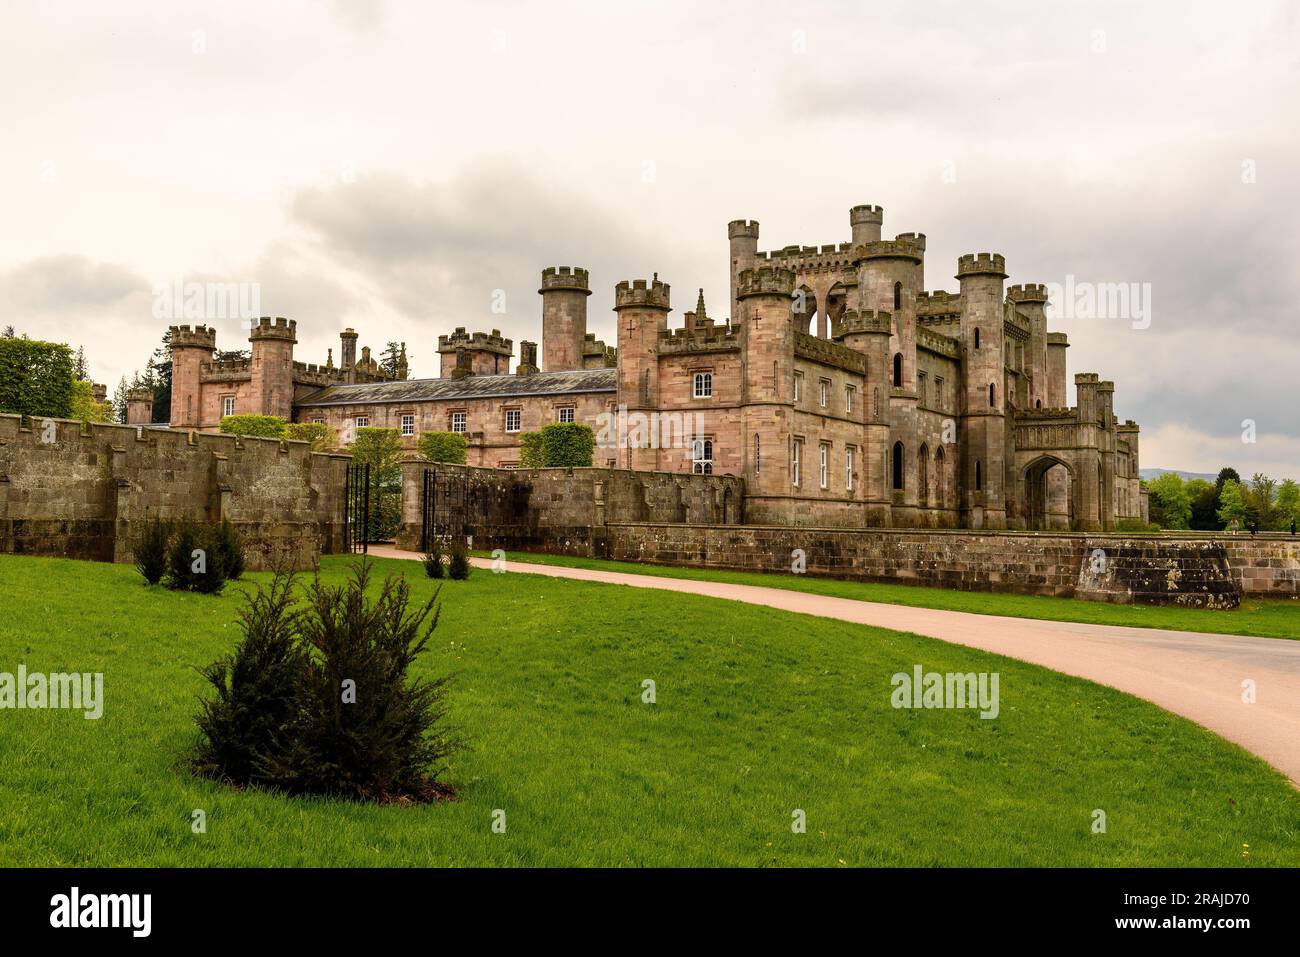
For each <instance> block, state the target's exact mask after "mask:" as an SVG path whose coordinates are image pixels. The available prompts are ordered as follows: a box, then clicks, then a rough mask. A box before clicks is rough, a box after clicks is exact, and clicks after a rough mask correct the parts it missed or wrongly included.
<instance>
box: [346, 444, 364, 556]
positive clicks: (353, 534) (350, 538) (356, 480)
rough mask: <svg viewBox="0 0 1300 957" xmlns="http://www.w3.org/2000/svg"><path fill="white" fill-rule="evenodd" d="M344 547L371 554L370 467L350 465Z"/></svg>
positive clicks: (347, 482) (352, 550) (347, 483)
mask: <svg viewBox="0 0 1300 957" xmlns="http://www.w3.org/2000/svg"><path fill="white" fill-rule="evenodd" d="M343 499H344V509H343V547H344V549H345V550H346V551H349V552H353V553H356V552H360V553H361V554H363V555H366V554H369V552H370V465H369V464H365V465H349V466H348V475H347V481H346V483H345V484H344V487H343Z"/></svg>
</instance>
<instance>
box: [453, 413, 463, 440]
mask: <svg viewBox="0 0 1300 957" xmlns="http://www.w3.org/2000/svg"><path fill="white" fill-rule="evenodd" d="M451 430H452V431H453V432H459V433H461V434H462V435H463V434H464V433H465V413H464V412H453V413H452V414H451Z"/></svg>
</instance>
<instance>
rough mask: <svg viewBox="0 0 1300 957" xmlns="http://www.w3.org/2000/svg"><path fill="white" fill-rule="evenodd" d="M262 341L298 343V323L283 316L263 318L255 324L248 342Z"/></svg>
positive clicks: (249, 334)
mask: <svg viewBox="0 0 1300 957" xmlns="http://www.w3.org/2000/svg"><path fill="white" fill-rule="evenodd" d="M262 339H280V340H282V341H284V342H294V343H296V342H297V341H298V323H297V321H296V320H294V319H285V318H284V317H283V316H277V317H276V318H274V319H272V318H271V317H270V316H262V317H261V318H260V319H258V320H257V322H255V323H254V324H253V328H252V330H251V331H250V332H249V333H248V340H249V341H250V342H255V341H258V340H262Z"/></svg>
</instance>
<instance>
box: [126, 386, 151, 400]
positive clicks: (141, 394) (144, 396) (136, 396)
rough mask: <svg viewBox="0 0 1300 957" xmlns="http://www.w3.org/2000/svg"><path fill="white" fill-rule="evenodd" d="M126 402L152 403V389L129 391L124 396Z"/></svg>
mask: <svg viewBox="0 0 1300 957" xmlns="http://www.w3.org/2000/svg"><path fill="white" fill-rule="evenodd" d="M126 401H127V402H152V401H153V389H131V390H130V391H128V392H127V394H126Z"/></svg>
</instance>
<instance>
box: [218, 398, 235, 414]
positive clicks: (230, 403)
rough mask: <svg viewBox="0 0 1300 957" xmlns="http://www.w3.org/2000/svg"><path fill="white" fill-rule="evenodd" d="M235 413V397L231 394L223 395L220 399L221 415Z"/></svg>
mask: <svg viewBox="0 0 1300 957" xmlns="http://www.w3.org/2000/svg"><path fill="white" fill-rule="evenodd" d="M234 414H235V397H234V396H233V395H228V396H225V397H224V398H223V399H222V400H221V415H222V417H223V418H224V417H225V416H227V415H234Z"/></svg>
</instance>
